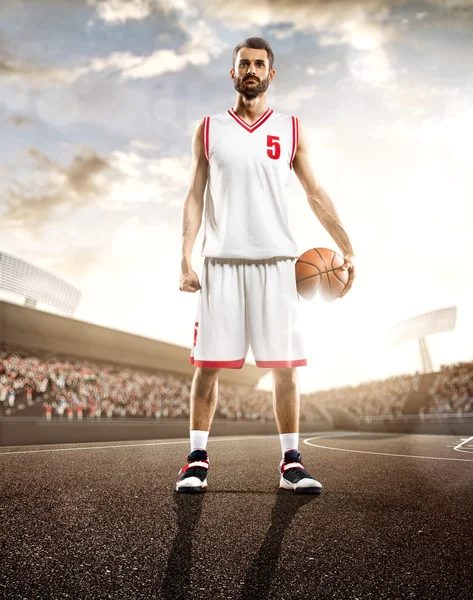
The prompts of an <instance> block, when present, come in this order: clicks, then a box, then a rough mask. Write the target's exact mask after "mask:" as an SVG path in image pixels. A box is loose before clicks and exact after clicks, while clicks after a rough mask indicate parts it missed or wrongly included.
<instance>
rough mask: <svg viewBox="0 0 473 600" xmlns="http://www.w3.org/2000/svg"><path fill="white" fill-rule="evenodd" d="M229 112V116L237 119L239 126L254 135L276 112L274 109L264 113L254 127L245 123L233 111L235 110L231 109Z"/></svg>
mask: <svg viewBox="0 0 473 600" xmlns="http://www.w3.org/2000/svg"><path fill="white" fill-rule="evenodd" d="M227 112H228V114H229V115H231V116H232V117H233V118H234V119H235V121H236V122H237V123H238V125H241V126H242V127H243V128H244V129H246V131H249V132H250V133H253V131H256V129H258V127H261V125H263V123H266V121H267V120H268V119H269V117H270V116H271V115H272V114H273V112H274V110H273V109H272V108H268V109H267V110H266V112H264V113H263V114H262V115H261V117H260V118H259V119H258V120H257V121H255V122H254V123H253V125H248V123H247V122H246V121H243V119H242V118H241V117H239V116H238V115H237V113H236V112H235V111H234V110H233V108H230V110H228V111H227Z"/></svg>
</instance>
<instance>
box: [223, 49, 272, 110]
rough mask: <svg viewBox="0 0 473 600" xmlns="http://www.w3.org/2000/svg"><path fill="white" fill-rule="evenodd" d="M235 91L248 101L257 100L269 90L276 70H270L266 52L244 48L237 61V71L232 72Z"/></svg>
mask: <svg viewBox="0 0 473 600" xmlns="http://www.w3.org/2000/svg"><path fill="white" fill-rule="evenodd" d="M230 72H231V74H232V79H233V85H234V86H235V90H236V91H237V92H239V93H240V94H242V95H243V96H245V98H246V99H247V100H251V99H252V98H256V96H259V95H260V94H264V92H265V91H266V90H267V89H268V86H269V83H270V81H272V79H273V77H274V73H275V71H274V69H271V71H270V70H269V61H268V53H267V52H266V50H255V49H253V48H242V49H241V50H240V51H239V52H238V54H237V57H236V60H235V69H232V70H231V71H230Z"/></svg>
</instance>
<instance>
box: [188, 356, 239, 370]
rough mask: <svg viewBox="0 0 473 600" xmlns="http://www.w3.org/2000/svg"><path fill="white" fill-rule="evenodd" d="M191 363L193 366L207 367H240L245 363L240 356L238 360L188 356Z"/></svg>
mask: <svg viewBox="0 0 473 600" xmlns="http://www.w3.org/2000/svg"><path fill="white" fill-rule="evenodd" d="M190 363H191V365H194V367H204V368H207V369H241V368H242V367H243V365H244V364H245V359H244V358H240V359H239V360H194V357H193V356H191V357H190Z"/></svg>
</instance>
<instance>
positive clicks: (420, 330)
mask: <svg viewBox="0 0 473 600" xmlns="http://www.w3.org/2000/svg"><path fill="white" fill-rule="evenodd" d="M456 320H457V308H456V306H451V307H449V308H441V309H439V310H433V311H431V312H427V313H423V314H422V315H417V316H415V317H411V318H410V319H406V320H405V321H401V322H400V323H398V324H397V325H395V326H394V327H392V328H391V329H390V330H389V335H390V337H391V341H392V343H393V344H399V343H400V342H406V341H408V340H414V339H416V340H418V342H419V352H420V357H421V362H422V370H423V372H424V373H430V372H432V371H433V366H432V359H431V357H430V352H429V348H428V346H427V342H426V340H425V338H426V336H427V335H432V334H434V333H442V332H444V331H453V329H455V324H456Z"/></svg>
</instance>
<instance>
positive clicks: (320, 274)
mask: <svg viewBox="0 0 473 600" xmlns="http://www.w3.org/2000/svg"><path fill="white" fill-rule="evenodd" d="M322 275H323V273H314V274H313V275H308V276H307V277H304V278H302V279H298V280H297V283H300V282H301V281H307V280H308V279H312V277H321V276H322Z"/></svg>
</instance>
